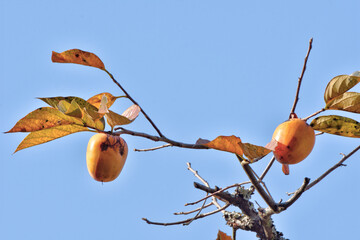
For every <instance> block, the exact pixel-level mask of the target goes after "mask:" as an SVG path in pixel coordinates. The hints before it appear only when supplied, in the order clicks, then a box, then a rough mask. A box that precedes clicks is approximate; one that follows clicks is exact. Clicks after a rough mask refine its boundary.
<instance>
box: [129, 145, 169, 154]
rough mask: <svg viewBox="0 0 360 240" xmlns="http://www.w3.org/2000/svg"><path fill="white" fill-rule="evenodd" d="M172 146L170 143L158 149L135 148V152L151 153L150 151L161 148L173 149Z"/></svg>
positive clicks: (159, 147)
mask: <svg viewBox="0 0 360 240" xmlns="http://www.w3.org/2000/svg"><path fill="white" fill-rule="evenodd" d="M171 146H172V145H171V144H170V143H168V144H165V145H162V146H158V147H153V148H147V149H137V148H135V149H134V151H135V152H149V151H155V150H158V149H161V148H166V147H171Z"/></svg>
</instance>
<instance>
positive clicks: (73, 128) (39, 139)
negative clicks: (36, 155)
mask: <svg viewBox="0 0 360 240" xmlns="http://www.w3.org/2000/svg"><path fill="white" fill-rule="evenodd" d="M82 131H89V129H88V128H86V127H82V126H78V125H60V126H56V127H52V128H49V129H44V130H40V131H36V132H31V133H29V134H28V135H27V136H26V137H25V138H24V140H23V141H22V142H21V143H20V144H19V146H18V147H17V148H16V150H15V152H17V151H20V150H22V149H24V148H28V147H32V146H35V145H39V144H42V143H46V142H49V141H52V140H55V139H57V138H61V137H64V136H66V135H69V134H72V133H76V132H82Z"/></svg>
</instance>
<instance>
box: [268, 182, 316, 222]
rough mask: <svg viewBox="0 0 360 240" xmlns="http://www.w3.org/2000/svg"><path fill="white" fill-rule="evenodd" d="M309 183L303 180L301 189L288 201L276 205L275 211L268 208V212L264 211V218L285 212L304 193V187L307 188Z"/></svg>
mask: <svg viewBox="0 0 360 240" xmlns="http://www.w3.org/2000/svg"><path fill="white" fill-rule="evenodd" d="M309 182H310V178H305V179H304V181H303V183H302V185H301V187H300V188H299V189H298V190H296V191H295V192H294V195H293V196H292V197H291V198H289V200H287V201H286V202H284V203H279V204H277V207H278V208H277V211H273V210H272V209H269V208H268V210H266V211H265V212H266V213H265V214H264V217H265V216H270V215H272V214H274V213H280V212H282V211H285V210H286V209H288V208H289V207H290V206H291V205H292V204H294V203H295V202H296V200H298V199H299V197H300V196H301V195H302V194H303V193H304V192H305V191H306V187H307V186H308V184H309Z"/></svg>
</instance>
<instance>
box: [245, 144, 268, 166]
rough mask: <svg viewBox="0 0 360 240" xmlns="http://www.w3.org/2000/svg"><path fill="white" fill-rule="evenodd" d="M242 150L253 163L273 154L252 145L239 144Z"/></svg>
mask: <svg viewBox="0 0 360 240" xmlns="http://www.w3.org/2000/svg"><path fill="white" fill-rule="evenodd" d="M239 144H240V146H241V148H242V149H243V151H244V155H245V156H246V157H247V158H248V159H249V160H250V161H251V162H253V161H254V160H259V159H260V158H263V157H265V156H266V155H267V154H269V153H270V152H271V150H270V149H267V148H264V147H261V146H256V145H253V144H250V143H241V142H240V143H239Z"/></svg>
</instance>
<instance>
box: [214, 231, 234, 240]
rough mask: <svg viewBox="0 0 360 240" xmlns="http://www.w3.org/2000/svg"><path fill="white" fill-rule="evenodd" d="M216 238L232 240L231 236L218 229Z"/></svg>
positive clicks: (218, 239)
mask: <svg viewBox="0 0 360 240" xmlns="http://www.w3.org/2000/svg"><path fill="white" fill-rule="evenodd" d="M216 240H232V238H231V237H230V236H228V235H226V233H224V232H222V231H220V230H219V232H218V235H217V238H216Z"/></svg>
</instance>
